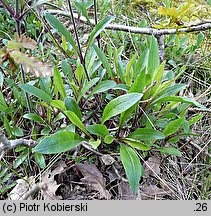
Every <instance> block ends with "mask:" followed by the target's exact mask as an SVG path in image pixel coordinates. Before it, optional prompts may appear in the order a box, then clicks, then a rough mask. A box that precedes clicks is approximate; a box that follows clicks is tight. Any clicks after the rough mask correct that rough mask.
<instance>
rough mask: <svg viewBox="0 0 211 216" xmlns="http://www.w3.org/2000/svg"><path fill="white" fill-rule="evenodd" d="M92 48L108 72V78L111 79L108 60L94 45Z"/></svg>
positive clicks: (111, 72)
mask: <svg viewBox="0 0 211 216" xmlns="http://www.w3.org/2000/svg"><path fill="white" fill-rule="evenodd" d="M93 48H94V50H95V52H96V53H97V55H98V57H99V59H100V60H101V62H102V64H103V66H104V67H105V69H106V71H107V72H108V75H109V77H111V78H113V71H112V69H111V66H110V65H109V63H108V60H107V57H106V56H105V54H104V53H103V52H102V50H101V49H99V48H98V46H96V45H95V44H93Z"/></svg>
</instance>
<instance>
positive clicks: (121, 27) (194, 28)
mask: <svg viewBox="0 0 211 216" xmlns="http://www.w3.org/2000/svg"><path fill="white" fill-rule="evenodd" d="M47 12H48V13H52V14H57V15H62V16H66V17H70V13H67V12H65V11H59V10H47ZM73 17H74V18H75V19H77V18H78V14H77V13H73ZM80 21H81V22H84V23H88V21H87V19H86V17H84V16H81V17H80ZM90 22H91V23H92V24H93V25H95V20H93V19H90ZM106 29H111V30H119V31H125V32H131V33H137V34H147V35H154V36H161V35H171V34H176V33H189V32H195V31H206V30H208V29H211V23H210V22H203V23H199V24H197V25H191V26H188V27H183V28H180V29H176V28H175V29H156V28H151V27H149V28H147V27H145V28H140V27H133V26H126V25H121V24H109V25H107V26H106Z"/></svg>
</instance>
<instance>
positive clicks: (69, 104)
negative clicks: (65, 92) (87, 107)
mask: <svg viewBox="0 0 211 216" xmlns="http://www.w3.org/2000/svg"><path fill="white" fill-rule="evenodd" d="M64 103H65V106H66V108H67V110H70V111H72V112H74V113H75V114H76V115H77V116H78V118H79V119H80V120H81V119H82V113H81V110H80V108H79V107H78V104H77V103H76V101H75V100H74V99H73V98H71V97H66V98H65V100H64Z"/></svg>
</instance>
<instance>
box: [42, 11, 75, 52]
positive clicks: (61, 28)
mask: <svg viewBox="0 0 211 216" xmlns="http://www.w3.org/2000/svg"><path fill="white" fill-rule="evenodd" d="M45 17H46V19H47V20H48V22H49V23H50V24H51V25H52V26H53V27H54V28H55V29H57V30H58V32H59V33H60V34H62V35H64V36H65V37H66V39H67V40H68V41H69V43H70V44H71V46H72V47H73V49H74V50H75V52H76V53H77V52H78V49H77V46H76V44H75V41H74V40H73V38H72V36H71V35H70V33H69V31H68V30H67V29H66V28H65V27H64V26H63V24H61V22H60V21H59V20H58V19H57V18H56V17H55V16H53V15H51V14H49V13H46V15H45Z"/></svg>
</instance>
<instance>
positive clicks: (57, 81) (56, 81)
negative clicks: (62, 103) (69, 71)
mask: <svg viewBox="0 0 211 216" xmlns="http://www.w3.org/2000/svg"><path fill="white" fill-rule="evenodd" d="M53 82H54V85H55V86H56V88H57V90H58V91H59V92H60V94H61V96H62V99H63V100H64V98H65V97H66V93H65V90H64V83H63V81H62V76H61V74H60V73H59V70H58V68H57V67H54V76H53Z"/></svg>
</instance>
